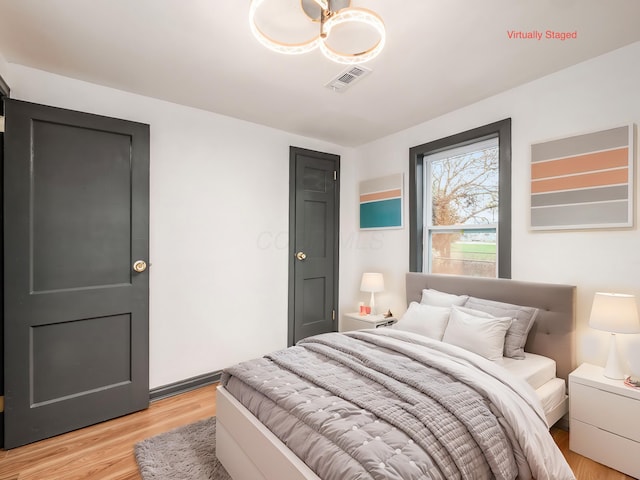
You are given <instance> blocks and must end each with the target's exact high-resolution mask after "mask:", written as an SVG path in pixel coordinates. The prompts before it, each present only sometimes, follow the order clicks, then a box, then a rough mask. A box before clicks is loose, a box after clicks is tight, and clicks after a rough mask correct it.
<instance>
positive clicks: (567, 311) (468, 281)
mask: <svg viewBox="0 0 640 480" xmlns="http://www.w3.org/2000/svg"><path fill="white" fill-rule="evenodd" d="M424 288H433V289H435V290H439V291H441V292H447V293H455V294H456V295H463V294H464V295H471V296H473V297H479V298H486V299H489V300H496V301H498V302H506V303H513V304H516V305H524V306H529V307H536V308H538V309H539V310H540V312H539V314H538V316H537V317H536V321H535V323H534V325H533V328H532V329H531V332H530V333H529V337H528V339H527V344H526V345H525V351H527V352H531V353H537V354H539V355H544V356H545V357H549V358H553V359H554V360H555V361H556V368H557V376H558V377H560V378H564V379H565V380H567V377H568V376H569V373H570V372H571V371H572V370H573V369H574V368H575V367H576V355H575V326H576V318H575V301H576V287H575V286H572V285H556V284H550V283H533V282H522V281H518V280H507V279H504V278H480V277H463V276H457V275H439V274H429V273H407V305H408V304H409V303H410V302H419V301H420V299H421V298H422V289H424Z"/></svg>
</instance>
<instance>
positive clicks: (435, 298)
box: [420, 288, 469, 307]
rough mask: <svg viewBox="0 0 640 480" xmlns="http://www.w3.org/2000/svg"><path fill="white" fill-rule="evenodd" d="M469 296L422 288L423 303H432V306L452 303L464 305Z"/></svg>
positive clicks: (447, 305)
mask: <svg viewBox="0 0 640 480" xmlns="http://www.w3.org/2000/svg"><path fill="white" fill-rule="evenodd" d="M468 298H469V296H468V295H454V294H452V293H444V292H439V291H438V290H434V289H433V288H429V289H426V288H425V289H423V290H422V300H420V303H422V304H423V305H433V306H434V307H450V306H452V305H464V304H465V303H466V301H467V299H468Z"/></svg>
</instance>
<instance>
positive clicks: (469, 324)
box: [442, 307, 513, 360]
mask: <svg viewBox="0 0 640 480" xmlns="http://www.w3.org/2000/svg"><path fill="white" fill-rule="evenodd" d="M512 321H513V319H512V318H510V317H500V318H496V317H489V318H488V317H484V316H476V315H472V314H470V313H468V310H467V311H462V310H460V309H458V308H457V307H451V315H450V317H449V323H448V324H447V328H446V329H445V331H444V335H443V337H442V341H443V342H446V343H450V344H452V345H457V346H458V347H461V348H464V349H465V350H469V351H470V352H473V353H477V354H478V355H482V356H483V357H485V358H488V359H489V360H499V359H501V358H502V352H503V350H504V337H505V335H506V333H507V330H508V329H509V327H510V326H511V322H512Z"/></svg>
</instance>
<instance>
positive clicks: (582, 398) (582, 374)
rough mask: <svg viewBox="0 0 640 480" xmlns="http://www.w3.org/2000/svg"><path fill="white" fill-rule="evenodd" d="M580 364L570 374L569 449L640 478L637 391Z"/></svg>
mask: <svg viewBox="0 0 640 480" xmlns="http://www.w3.org/2000/svg"><path fill="white" fill-rule="evenodd" d="M603 370H604V369H603V368H602V367H597V366H595V365H590V364H588V363H583V364H582V365H580V366H579V367H578V368H577V369H576V370H574V371H573V372H571V373H570V374H569V449H570V450H573V451H574V452H576V453H579V454H580V455H583V456H585V457H589V458H591V459H592V460H595V461H596V462H600V463H602V464H604V465H607V466H609V467H611V468H614V469H616V470H619V471H620V472H623V473H625V474H627V475H630V476H632V477H635V478H640V462H639V460H640V390H636V389H633V388H630V387H627V386H626V385H624V384H623V382H622V380H612V379H609V378H606V377H605V376H603V374H602V371H603Z"/></svg>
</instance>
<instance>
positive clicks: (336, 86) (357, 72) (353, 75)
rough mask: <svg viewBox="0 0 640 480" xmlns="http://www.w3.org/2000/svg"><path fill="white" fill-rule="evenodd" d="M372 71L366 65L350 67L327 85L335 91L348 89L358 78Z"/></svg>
mask: <svg viewBox="0 0 640 480" xmlns="http://www.w3.org/2000/svg"><path fill="white" fill-rule="evenodd" d="M370 73H371V69H369V68H366V67H362V66H355V67H349V68H348V69H347V70H345V71H344V72H342V73H340V74H339V75H338V76H337V77H335V78H334V79H333V80H331V81H330V82H329V83H327V84H326V85H325V87H327V88H330V89H331V90H333V91H334V92H343V91H345V90H346V89H347V87H349V86H351V85H353V84H354V83H356V82H357V81H358V80H360V79H361V78H363V77H366V76H367V75H369V74H370Z"/></svg>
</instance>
